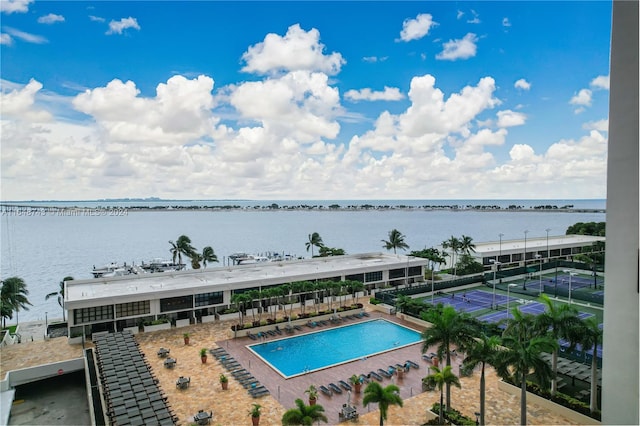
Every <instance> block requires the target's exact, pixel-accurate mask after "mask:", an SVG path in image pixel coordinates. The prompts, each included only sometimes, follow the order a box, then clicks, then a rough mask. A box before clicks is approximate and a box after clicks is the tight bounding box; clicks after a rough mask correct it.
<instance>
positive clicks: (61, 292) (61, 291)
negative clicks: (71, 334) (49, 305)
mask: <svg viewBox="0 0 640 426" xmlns="http://www.w3.org/2000/svg"><path fill="white" fill-rule="evenodd" d="M65 281H73V277H64V278H63V279H62V281H60V283H59V286H60V289H59V290H58V291H54V292H52V293H49V294H47V295H46V296H45V297H44V300H49V298H51V297H54V296H57V297H58V305H60V307H61V308H62V320H63V321H66V320H67V318H66V315H65V311H64V282H65Z"/></svg>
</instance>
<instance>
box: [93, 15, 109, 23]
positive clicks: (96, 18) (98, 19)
mask: <svg viewBox="0 0 640 426" xmlns="http://www.w3.org/2000/svg"><path fill="white" fill-rule="evenodd" d="M89 20H90V21H93V22H105V19H104V18H101V17H99V16H93V15H89Z"/></svg>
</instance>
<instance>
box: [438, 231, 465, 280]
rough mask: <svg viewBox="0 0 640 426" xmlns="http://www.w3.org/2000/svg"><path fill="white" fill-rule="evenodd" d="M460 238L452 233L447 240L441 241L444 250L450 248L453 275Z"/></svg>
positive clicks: (454, 274) (454, 273)
mask: <svg viewBox="0 0 640 426" xmlns="http://www.w3.org/2000/svg"><path fill="white" fill-rule="evenodd" d="M460 244H461V243H460V240H459V239H457V238H456V237H454V236H453V235H452V236H451V238H449V239H448V240H444V241H443V242H442V248H443V249H444V250H446V249H451V267H452V268H453V276H454V277H455V276H456V254H458V252H459V251H460Z"/></svg>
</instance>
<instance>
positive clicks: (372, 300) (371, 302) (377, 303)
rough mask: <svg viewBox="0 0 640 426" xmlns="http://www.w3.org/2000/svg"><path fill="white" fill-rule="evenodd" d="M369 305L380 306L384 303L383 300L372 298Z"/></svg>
mask: <svg viewBox="0 0 640 426" xmlns="http://www.w3.org/2000/svg"><path fill="white" fill-rule="evenodd" d="M369 303H370V304H372V305H379V304H381V303H382V301H381V300H378V299H376V298H375V297H372V298H371V299H369Z"/></svg>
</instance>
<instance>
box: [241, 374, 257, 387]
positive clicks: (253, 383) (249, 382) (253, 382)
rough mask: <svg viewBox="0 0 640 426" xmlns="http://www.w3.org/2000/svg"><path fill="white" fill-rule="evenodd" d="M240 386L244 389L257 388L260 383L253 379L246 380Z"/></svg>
mask: <svg viewBox="0 0 640 426" xmlns="http://www.w3.org/2000/svg"><path fill="white" fill-rule="evenodd" d="M241 384H242V387H243V388H245V389H250V388H257V387H258V386H259V385H260V381H259V380H258V379H256V378H255V377H254V378H253V379H251V380H247V381H246V382H243V383H241Z"/></svg>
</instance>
